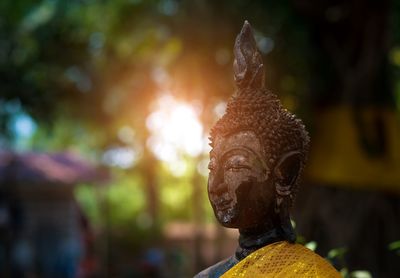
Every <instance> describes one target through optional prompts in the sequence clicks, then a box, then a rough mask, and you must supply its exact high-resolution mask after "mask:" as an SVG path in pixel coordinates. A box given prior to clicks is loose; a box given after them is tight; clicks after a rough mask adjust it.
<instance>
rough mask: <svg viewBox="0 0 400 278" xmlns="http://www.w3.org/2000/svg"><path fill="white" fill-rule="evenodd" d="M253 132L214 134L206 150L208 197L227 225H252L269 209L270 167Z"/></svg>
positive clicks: (215, 212) (260, 219)
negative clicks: (209, 148)
mask: <svg viewBox="0 0 400 278" xmlns="http://www.w3.org/2000/svg"><path fill="white" fill-rule="evenodd" d="M263 157H264V155H263V150H262V146H261V143H260V141H259V139H258V138H257V136H256V135H255V133H254V132H252V131H241V132H238V133H234V134H232V135H229V136H227V137H217V138H216V139H215V141H214V148H213V150H212V151H211V152H210V164H209V169H210V175H209V178H208V197H209V199H210V202H211V205H212V207H213V209H214V214H215V216H216V218H217V219H218V221H219V222H220V223H221V224H222V225H223V226H225V227H228V228H239V229H246V228H255V227H257V226H260V225H262V224H263V223H264V222H265V219H266V218H265V217H267V215H268V214H269V213H271V212H272V210H273V205H274V204H273V201H274V196H275V195H274V192H275V191H274V188H273V182H272V178H271V171H270V169H269V168H268V167H267V165H266V163H265V162H264V160H263Z"/></svg>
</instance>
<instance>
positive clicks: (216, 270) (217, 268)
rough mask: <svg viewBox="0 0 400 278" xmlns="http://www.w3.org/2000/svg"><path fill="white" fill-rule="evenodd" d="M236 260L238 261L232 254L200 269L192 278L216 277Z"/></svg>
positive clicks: (234, 263) (235, 262) (229, 267)
mask: <svg viewBox="0 0 400 278" xmlns="http://www.w3.org/2000/svg"><path fill="white" fill-rule="evenodd" d="M238 262H239V261H238V260H237V259H236V258H235V255H233V256H231V257H229V258H227V259H225V260H222V261H220V262H218V263H216V264H215V265H212V266H210V267H209V268H207V269H205V270H203V271H201V272H200V273H198V274H196V275H195V276H194V278H218V277H220V276H221V275H222V274H224V273H225V272H227V271H228V270H229V269H231V268H232V267H233V266H234V265H236V264H237V263H238Z"/></svg>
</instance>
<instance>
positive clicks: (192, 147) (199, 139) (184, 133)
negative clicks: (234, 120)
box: [146, 95, 204, 175]
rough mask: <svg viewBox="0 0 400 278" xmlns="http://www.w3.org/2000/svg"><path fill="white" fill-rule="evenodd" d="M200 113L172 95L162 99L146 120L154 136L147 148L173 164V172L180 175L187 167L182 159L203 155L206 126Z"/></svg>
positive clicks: (149, 140) (151, 137)
mask: <svg viewBox="0 0 400 278" xmlns="http://www.w3.org/2000/svg"><path fill="white" fill-rule="evenodd" d="M198 110H199V109H195V108H194V107H193V106H191V105H190V104H187V103H184V102H180V101H178V100H176V99H175V98H173V97H172V96H170V95H165V96H163V97H161V98H160V99H159V100H158V101H157V102H156V105H155V109H154V112H152V113H151V114H150V115H149V117H148V118H147V121H146V125H147V127H148V129H149V130H150V132H151V136H150V138H149V139H148V141H147V145H148V147H149V148H150V149H151V150H152V151H153V153H154V154H155V155H156V157H157V158H158V159H160V160H162V161H165V162H168V163H172V164H171V165H170V166H171V167H170V168H171V172H174V169H175V170H176V172H177V173H176V174H177V175H180V174H181V173H182V172H183V171H184V168H186V167H185V166H184V164H182V161H181V162H180V163H179V161H180V160H182V156H184V155H189V156H193V157H194V156H198V155H199V154H201V153H202V152H204V134H203V126H202V125H201V123H200V121H199V119H198V113H199V112H198Z"/></svg>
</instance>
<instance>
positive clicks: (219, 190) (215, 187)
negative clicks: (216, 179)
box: [210, 182, 226, 195]
mask: <svg viewBox="0 0 400 278" xmlns="http://www.w3.org/2000/svg"><path fill="white" fill-rule="evenodd" d="M225 192H226V184H225V183H224V182H220V183H214V184H212V185H211V186H210V193H211V194H214V195H221V194H223V193H225Z"/></svg>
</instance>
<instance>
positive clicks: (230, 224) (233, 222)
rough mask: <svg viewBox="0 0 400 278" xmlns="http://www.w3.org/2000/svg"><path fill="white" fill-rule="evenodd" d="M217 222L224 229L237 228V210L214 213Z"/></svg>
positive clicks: (231, 209)
mask: <svg viewBox="0 0 400 278" xmlns="http://www.w3.org/2000/svg"><path fill="white" fill-rule="evenodd" d="M214 212H215V213H214V214H215V216H216V218H217V220H218V222H219V223H220V224H221V225H222V226H224V227H225V228H238V226H237V223H238V210H237V208H236V206H235V207H233V208H228V209H226V210H224V211H214Z"/></svg>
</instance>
